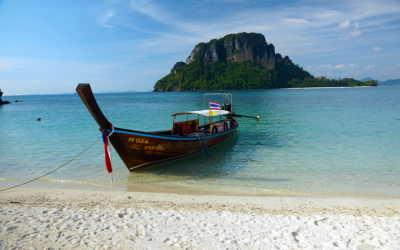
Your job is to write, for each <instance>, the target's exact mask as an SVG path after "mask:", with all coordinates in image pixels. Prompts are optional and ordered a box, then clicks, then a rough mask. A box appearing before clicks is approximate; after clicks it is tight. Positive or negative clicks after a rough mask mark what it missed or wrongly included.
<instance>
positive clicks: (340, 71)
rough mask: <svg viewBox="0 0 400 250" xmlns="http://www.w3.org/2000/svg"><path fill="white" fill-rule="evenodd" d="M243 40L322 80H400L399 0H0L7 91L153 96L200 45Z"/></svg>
mask: <svg viewBox="0 0 400 250" xmlns="http://www.w3.org/2000/svg"><path fill="white" fill-rule="evenodd" d="M240 32H255V33H261V34H263V35H264V36H265V39H266V41H267V43H268V44H270V43H272V44H273V45H274V46H275V51H276V53H280V54H282V56H286V55H288V56H289V57H290V59H291V60H292V61H293V62H294V63H295V64H298V65H299V66H300V67H303V68H304V69H305V70H307V71H309V72H310V73H311V74H312V75H314V76H315V77H318V76H326V77H328V78H344V77H351V78H355V79H362V78H365V77H372V78H373V79H378V80H380V81H385V80H388V79H397V78H400V1H399V0H397V1H392V0H379V1H378V0H376V1H370V0H345V1H342V0H335V1H317V0H304V1H302V0H300V1H283V0H280V1H279V0H278V1H273V0H271V1H257V0H254V1H250V0H248V1H247V0H198V1H194V0H186V1H185V0H180V1H155V0H154V1H153V0H149V1H146V0H99V1H91V0H79V1H78V0H70V1H48V0H35V1H22V0H0V88H1V90H2V91H3V92H4V95H28V94H57V93H72V92H74V91H75V88H76V86H77V84H78V83H90V84H91V85H92V89H93V90H94V91H95V92H107V91H116V92H120V91H129V90H134V91H151V90H152V89H153V86H154V84H155V83H156V82H157V80H159V79H161V78H162V77H164V76H165V75H167V74H168V73H169V72H170V70H171V68H172V67H173V66H174V64H175V63H176V62H178V61H186V59H187V57H188V56H189V55H190V53H191V51H192V50H193V48H194V47H195V45H196V44H198V43H200V42H208V41H210V40H211V39H214V38H217V39H218V38H221V37H223V36H225V35H227V34H233V33H240Z"/></svg>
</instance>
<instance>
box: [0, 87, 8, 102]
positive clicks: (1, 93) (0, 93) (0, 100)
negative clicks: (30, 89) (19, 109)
mask: <svg viewBox="0 0 400 250" xmlns="http://www.w3.org/2000/svg"><path fill="white" fill-rule="evenodd" d="M2 96H3V92H1V89H0V105H3V104H10V102H9V101H3V100H2V99H1V97H2Z"/></svg>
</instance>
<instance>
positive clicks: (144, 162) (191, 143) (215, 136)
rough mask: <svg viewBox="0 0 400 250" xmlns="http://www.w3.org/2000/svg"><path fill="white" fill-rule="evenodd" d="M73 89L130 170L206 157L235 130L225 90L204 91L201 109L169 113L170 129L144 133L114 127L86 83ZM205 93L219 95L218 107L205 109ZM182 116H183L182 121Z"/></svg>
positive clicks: (230, 101)
mask: <svg viewBox="0 0 400 250" xmlns="http://www.w3.org/2000/svg"><path fill="white" fill-rule="evenodd" d="M76 92H77V93H78V95H79V97H80V98H81V99H82V101H83V103H84V104H85V106H86V108H87V109H88V110H89V112H90V113H91V114H92V116H93V118H94V119H95V121H96V122H97V124H98V125H99V126H100V128H99V129H100V131H101V132H102V133H103V134H108V137H107V138H108V139H109V141H110V142H111V144H112V146H113V147H114V149H115V151H116V152H117V153H118V155H119V157H121V159H122V161H123V162H124V163H125V165H126V167H127V168H128V169H129V171H131V172H134V171H136V170H138V169H142V168H145V167H149V166H152V165H155V164H158V163H162V162H166V161H171V160H175V159H178V158H182V157H185V156H188V155H192V154H196V153H203V155H204V156H205V157H209V156H210V155H209V152H208V149H209V148H211V147H213V146H215V145H217V144H219V143H221V142H222V141H224V140H226V139H228V138H229V137H231V136H232V135H234V134H236V133H237V132H238V130H237V129H238V127H239V123H238V122H237V121H236V119H235V115H234V112H233V108H232V107H233V106H232V105H233V103H232V95H231V94H228V93H212V94H205V95H204V110H199V111H186V112H181V113H175V114H172V116H173V122H172V126H171V129H169V130H163V131H154V132H143V131H137V130H129V129H124V128H119V127H114V126H113V125H112V124H111V123H110V122H109V121H108V120H107V118H106V117H105V116H104V114H103V112H102V111H101V110H100V108H99V106H98V104H97V102H96V99H95V98H94V95H93V92H92V89H91V87H90V85H89V84H88V83H80V84H78V86H77V87H76ZM207 95H222V97H223V103H222V104H221V105H220V110H213V109H209V110H208V109H206V96H207ZM210 103H212V102H210ZM207 105H208V103H207ZM210 105H213V104H210ZM216 105H218V103H216ZM207 107H208V106H207ZM237 116H238V117H246V116H240V115H237ZM182 117H184V118H186V119H183V120H182ZM179 118H181V119H179ZM251 118H255V117H251ZM256 119H257V120H258V117H257V118H256ZM103 138H104V137H103ZM106 140H107V139H106ZM106 162H107V156H106ZM111 171H112V170H111ZM109 172H110V171H109Z"/></svg>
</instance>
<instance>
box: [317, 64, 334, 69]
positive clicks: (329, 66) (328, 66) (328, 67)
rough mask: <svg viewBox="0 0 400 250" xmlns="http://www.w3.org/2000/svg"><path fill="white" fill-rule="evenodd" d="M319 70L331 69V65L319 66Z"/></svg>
mask: <svg viewBox="0 0 400 250" xmlns="http://www.w3.org/2000/svg"><path fill="white" fill-rule="evenodd" d="M319 67H320V68H322V69H330V68H332V65H330V64H328V65H326V66H325V65H321V66H319Z"/></svg>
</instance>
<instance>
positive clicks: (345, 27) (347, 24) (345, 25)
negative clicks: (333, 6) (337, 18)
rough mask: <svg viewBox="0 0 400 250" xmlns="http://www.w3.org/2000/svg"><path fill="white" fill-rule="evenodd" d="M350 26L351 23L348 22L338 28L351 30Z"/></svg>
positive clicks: (342, 23)
mask: <svg viewBox="0 0 400 250" xmlns="http://www.w3.org/2000/svg"><path fill="white" fill-rule="evenodd" d="M350 26H351V24H350V21H349V20H346V21H343V22H341V23H340V24H339V26H338V27H339V29H349V28H350Z"/></svg>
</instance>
